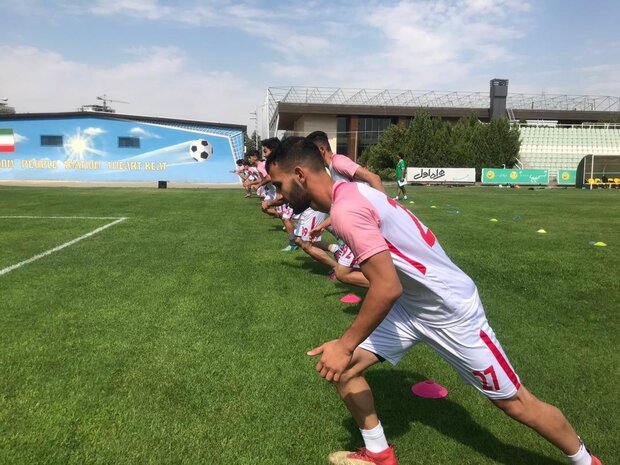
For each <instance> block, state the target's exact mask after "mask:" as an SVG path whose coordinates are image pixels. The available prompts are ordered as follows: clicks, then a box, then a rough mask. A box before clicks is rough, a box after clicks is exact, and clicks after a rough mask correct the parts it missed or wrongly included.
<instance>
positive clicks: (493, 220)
mask: <svg viewBox="0 0 620 465" xmlns="http://www.w3.org/2000/svg"><path fill="white" fill-rule="evenodd" d="M489 221H492V222H493V223H497V218H491V219H490V220H489Z"/></svg>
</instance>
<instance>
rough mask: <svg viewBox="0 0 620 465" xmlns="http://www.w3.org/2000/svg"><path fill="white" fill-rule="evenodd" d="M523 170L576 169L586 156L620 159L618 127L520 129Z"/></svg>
mask: <svg viewBox="0 0 620 465" xmlns="http://www.w3.org/2000/svg"><path fill="white" fill-rule="evenodd" d="M519 130H520V132H521V148H520V150H519V161H520V164H521V166H522V167H523V168H542V169H548V170H549V173H550V174H552V175H553V176H555V174H556V173H557V172H558V169H577V167H578V165H579V163H580V162H581V160H582V159H583V158H584V157H585V156H586V155H595V157H596V156H601V155H606V156H611V157H614V156H620V124H604V123H603V124H601V123H599V124H588V125H586V124H583V125H575V126H570V125H549V124H548V123H544V122H541V124H540V125H521V126H520V127H519Z"/></svg>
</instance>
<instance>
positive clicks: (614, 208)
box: [0, 187, 620, 465]
mask: <svg viewBox="0 0 620 465" xmlns="http://www.w3.org/2000/svg"><path fill="white" fill-rule="evenodd" d="M408 193H409V198H410V200H413V201H414V202H415V203H414V204H410V203H408V202H407V203H405V205H406V206H407V207H410V208H411V209H412V210H413V211H414V212H415V213H416V215H418V217H419V218H420V219H421V220H422V221H423V222H424V223H425V224H426V225H427V226H429V227H430V228H432V229H433V231H434V233H435V235H436V236H437V237H438V239H439V241H440V242H441V244H442V246H443V247H444V249H445V250H446V252H447V253H448V255H450V256H451V258H452V259H453V261H454V262H455V263H456V264H458V265H459V266H460V267H461V268H462V269H463V270H464V271H465V272H467V273H468V274H469V275H470V276H472V277H473V278H474V280H475V281H476V283H477V285H478V288H479V291H480V294H481V296H482V299H483V302H484V304H485V308H486V311H487V315H488V317H489V320H490V322H491V325H492V326H493V328H494V330H495V332H496V333H497V335H498V337H499V339H500V340H501V341H502V344H503V346H504V348H505V350H506V352H507V354H508V356H509V357H510V359H511V362H512V363H513V365H514V367H515V369H516V371H517V373H518V374H519V375H520V377H521V380H522V382H523V384H524V385H526V386H527V387H528V388H529V389H530V390H531V391H532V392H533V393H535V394H536V395H537V396H539V397H540V398H542V399H544V400H546V401H548V402H551V403H553V404H554V405H556V406H558V407H559V408H560V409H562V410H563V411H564V413H565V414H566V416H567V417H568V418H569V419H570V421H571V422H572V423H573V425H574V427H575V429H576V430H577V432H578V433H579V434H580V435H581V436H582V438H583V439H584V440H585V441H586V442H587V444H588V446H589V447H590V448H592V449H593V450H594V452H595V453H596V454H597V455H598V456H599V457H600V458H601V460H602V461H603V462H604V463H605V464H606V465H611V464H616V463H620V445H619V442H618V438H620V419H619V416H620V395H618V384H619V382H620V355H619V350H618V349H619V348H620V347H619V346H620V344H619V342H618V341H619V339H618V335H619V334H620V328H619V325H618V309H619V303H620V286H619V285H618V283H619V282H620V191H618V190H612V191H610V190H595V191H585V190H584V191H582V190H576V189H568V190H564V189H554V190H528V189H525V188H522V189H499V188H496V187H485V188H482V187H468V188H444V187H434V188H430V187H429V188H427V187H419V188H409V189H408ZM242 194H243V192H242V191H241V190H216V189H201V190H198V189H178V190H175V189H166V190H163V189H161V190H157V189H131V188H127V189H116V188H92V189H87V188H29V187H0V216H20V215H29V216H45V217H49V216H62V217H72V216H75V217H127V218H128V219H127V220H126V221H123V222H121V223H119V224H116V225H114V226H111V227H109V228H107V229H105V230H103V231H101V232H99V233H98V234H96V235H93V236H91V237H88V238H85V239H84V240H81V241H79V242H77V243H75V244H74V245H71V246H69V247H67V248H64V249H62V250H60V251H58V252H56V253H53V254H50V255H48V256H45V257H43V258H41V259H39V260H37V261H34V262H32V263H28V264H25V265H24V266H21V267H19V268H17V269H15V270H12V271H10V272H8V273H5V274H0V464H24V465H25V464H28V465H32V464H75V465H78V464H79V465H83V464H115V465H121V464H126V465H137V464H202V463H205V464H209V465H220V464H221V465H233V464H235V465H236V464H240V465H245V464H247V465H250V464H251V465H255V464H282V465H289V464H292V463H294V464H296V465H311V464H323V463H326V456H327V455H328V453H329V452H331V451H333V450H338V449H343V448H351V447H356V446H359V445H361V437H360V435H359V431H358V430H357V428H356V426H355V425H354V423H353V422H352V420H351V419H350V418H349V416H348V413H347V411H346V409H345V408H344V406H343V404H342V402H341V401H340V399H339V398H338V396H337V395H336V392H335V390H334V389H333V387H332V386H330V385H329V384H328V383H326V382H324V381H323V380H322V379H321V378H320V377H319V376H318V375H317V374H316V373H315V371H314V365H315V363H316V360H314V359H311V358H309V357H307V356H306V355H305V354H306V351H307V350H309V349H311V348H313V347H315V346H316V345H319V344H320V343H322V342H324V341H327V340H330V339H333V338H336V337H338V336H339V335H340V334H341V333H342V331H343V330H344V329H345V328H346V327H347V326H348V325H349V324H350V323H351V321H352V320H353V319H354V318H355V315H356V310H357V309H358V307H357V306H352V307H351V306H346V305H345V304H342V303H340V302H339V299H340V297H342V296H343V295H344V294H345V293H348V292H351V291H354V292H359V291H358V290H355V289H351V288H347V287H346V286H344V285H341V284H337V283H334V282H331V281H328V280H327V279H326V274H327V272H328V271H329V270H327V269H325V268H323V267H322V266H321V265H319V264H317V263H314V262H312V261H311V260H310V259H309V258H307V257H306V256H305V255H304V254H303V252H301V251H299V252H294V253H288V254H287V253H283V252H280V249H281V248H282V247H284V246H285V245H286V236H285V233H284V232H283V231H282V230H281V224H280V223H279V222H278V221H277V220H272V219H269V218H267V217H266V216H265V215H263V214H262V213H261V212H260V209H259V205H258V201H257V200H256V199H250V200H248V199H244V198H243V195H242ZM392 194H393V192H392ZM432 206H435V207H436V208H432ZM491 218H496V219H497V220H498V221H497V222H490V221H489V220H490V219H491ZM111 221H113V220H110V219H67V218H64V219H51V218H39V219H31V218H30V219H28V218H21V219H20V218H0V250H1V253H0V270H1V269H4V268H7V267H9V266H11V265H13V264H15V263H18V262H21V261H23V260H26V259H28V258H30V257H32V256H36V255H38V254H40V253H42V252H44V251H46V250H49V249H51V248H53V247H56V246H58V245H60V244H63V243H66V242H67V241H70V240H72V239H75V238H77V237H80V236H82V235H84V234H87V233H89V232H90V231H93V230H95V229H97V228H99V227H101V226H103V225H105V224H107V223H110V222H111ZM541 228H542V229H545V230H546V231H547V234H538V233H537V232H536V231H537V230H539V229H541ZM591 241H603V242H605V243H607V247H594V246H593V245H591V244H590V242H591ZM429 378H430V379H434V380H436V381H438V382H439V383H441V384H443V385H444V386H446V387H447V388H448V390H449V396H448V398H447V399H444V400H440V401H428V400H423V399H419V398H416V397H414V396H413V395H412V394H411V393H410V387H411V385H412V384H413V383H415V382H417V381H421V380H424V379H429ZM368 380H369V382H370V384H371V386H372V387H373V390H374V394H375V397H376V400H377V405H378V410H379V414H380V417H381V418H382V422H383V424H384V427H385V429H386V433H387V435H388V439H389V440H390V441H391V442H393V443H394V444H395V447H396V449H397V453H398V455H399V460H400V463H401V464H402V465H410V464H411V465H413V464H433V465H437V464H446V465H456V464H458V465H462V464H505V465H516V464H529V465H535V464H536V465H541V464H542V465H552V464H557V465H560V464H563V463H565V460H564V458H563V457H562V454H561V453H560V452H559V451H556V450H555V449H554V448H553V447H552V446H550V445H548V444H547V443H545V442H544V441H543V440H542V439H540V438H539V437H538V436H537V435H536V434H534V433H533V432H531V431H530V430H528V429H527V428H525V427H524V426H522V425H519V424H517V423H515V422H513V421H511V420H510V419H509V418H507V417H506V416H504V415H503V414H502V413H501V412H499V411H498V410H496V409H494V408H493V407H492V406H491V405H490V404H489V402H488V401H487V400H486V399H485V398H483V397H482V396H481V395H479V394H478V393H477V392H476V391H474V390H473V389H472V388H469V387H467V386H465V385H463V384H462V382H461V381H460V378H459V377H458V375H457V374H456V372H454V371H453V370H452V369H451V368H450V367H449V366H448V365H447V364H446V363H445V362H443V361H442V360H441V359H440V358H439V357H438V356H436V355H435V354H434V353H433V352H431V351H430V350H429V349H428V348H426V347H422V346H420V347H416V348H415V349H414V350H413V351H412V352H410V354H409V355H408V356H407V357H405V359H404V360H403V362H402V363H401V364H399V365H398V366H397V367H391V366H388V365H387V364H381V365H379V366H376V367H373V368H372V369H371V370H370V371H369V374H368Z"/></svg>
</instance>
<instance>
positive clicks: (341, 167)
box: [332, 154, 360, 179]
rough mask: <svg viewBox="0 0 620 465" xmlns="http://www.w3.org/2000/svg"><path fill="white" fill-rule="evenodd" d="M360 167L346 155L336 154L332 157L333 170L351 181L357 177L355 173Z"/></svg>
mask: <svg viewBox="0 0 620 465" xmlns="http://www.w3.org/2000/svg"><path fill="white" fill-rule="evenodd" d="M359 167H360V165H358V164H357V163H355V162H354V161H353V160H351V159H350V158H349V157H345V156H344V155H338V154H335V155H333V156H332V168H334V170H336V171H338V172H339V173H340V174H341V175H342V176H345V177H347V178H349V179H353V178H354V177H355V172H356V171H357V169H358V168H359Z"/></svg>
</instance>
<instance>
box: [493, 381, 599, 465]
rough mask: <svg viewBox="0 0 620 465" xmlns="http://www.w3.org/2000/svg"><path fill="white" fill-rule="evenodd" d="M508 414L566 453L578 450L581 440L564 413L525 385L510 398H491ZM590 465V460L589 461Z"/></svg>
mask: <svg viewBox="0 0 620 465" xmlns="http://www.w3.org/2000/svg"><path fill="white" fill-rule="evenodd" d="M491 401H492V402H493V404H495V405H496V406H497V407H498V408H500V409H501V410H503V411H504V413H506V414H507V415H508V416H510V417H511V418H514V419H515V420H517V421H518V422H520V423H523V424H524V425H527V426H529V427H530V428H532V429H533V430H534V431H536V432H537V433H538V434H540V435H541V436H542V437H544V438H545V439H546V440H547V441H549V442H550V443H551V444H553V445H554V446H556V447H557V448H558V449H560V450H561V451H563V452H564V453H565V454H566V455H573V454H575V453H577V452H578V450H579V447H580V446H581V441H580V440H579V437H578V436H577V433H576V432H575V430H574V429H573V427H572V426H571V424H570V423H569V422H568V420H567V419H566V417H565V416H564V414H563V413H562V412H561V411H560V410H559V409H558V408H557V407H554V406H553V405H550V404H547V403H545V402H542V401H541V400H539V399H537V398H536V397H535V396H534V395H532V394H531V393H530V392H529V391H528V390H527V389H526V388H525V387H524V386H521V387H520V388H519V390H518V391H517V394H516V395H515V396H514V397H512V398H510V399H495V400H493V399H492V400H491ZM587 463H588V465H589V462H587Z"/></svg>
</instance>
